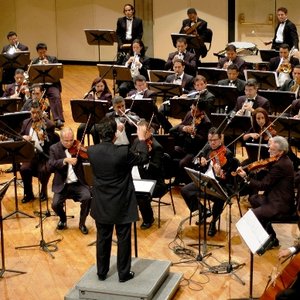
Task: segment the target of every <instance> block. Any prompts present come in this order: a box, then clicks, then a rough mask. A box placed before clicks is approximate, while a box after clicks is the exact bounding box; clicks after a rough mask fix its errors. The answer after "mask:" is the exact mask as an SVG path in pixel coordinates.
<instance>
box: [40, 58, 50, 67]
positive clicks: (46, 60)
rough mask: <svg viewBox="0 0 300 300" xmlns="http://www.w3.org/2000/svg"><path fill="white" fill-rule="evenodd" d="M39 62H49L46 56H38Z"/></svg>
mask: <svg viewBox="0 0 300 300" xmlns="http://www.w3.org/2000/svg"><path fill="white" fill-rule="evenodd" d="M39 64H40V65H47V64H49V60H48V59H47V57H46V56H42V58H40V60H39Z"/></svg>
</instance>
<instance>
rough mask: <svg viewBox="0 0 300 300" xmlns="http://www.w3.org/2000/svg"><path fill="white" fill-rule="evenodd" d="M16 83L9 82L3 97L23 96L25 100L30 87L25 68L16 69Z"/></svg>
mask: <svg viewBox="0 0 300 300" xmlns="http://www.w3.org/2000/svg"><path fill="white" fill-rule="evenodd" d="M14 80H15V82H14V83H11V84H8V85H7V86H6V88H5V91H4V93H3V97H9V98H19V97H20V98H21V99H22V101H23V102H25V101H26V100H27V99H28V98H29V96H30V92H29V87H28V83H27V81H26V79H25V76H24V70H22V69H16V71H15V76H14Z"/></svg>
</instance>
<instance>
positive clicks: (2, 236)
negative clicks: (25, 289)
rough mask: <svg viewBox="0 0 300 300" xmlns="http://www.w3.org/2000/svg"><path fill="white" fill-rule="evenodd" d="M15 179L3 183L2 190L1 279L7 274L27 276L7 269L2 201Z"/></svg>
mask: <svg viewBox="0 0 300 300" xmlns="http://www.w3.org/2000/svg"><path fill="white" fill-rule="evenodd" d="M13 180H14V178H12V179H10V180H9V181H7V182H5V183H1V189H0V235H1V268H0V278H2V277H3V274H4V273H5V272H11V273H17V274H26V272H23V271H16V270H10V269H6V268H5V252H4V231H3V219H2V199H3V198H4V196H5V193H6V191H7V189H8V188H9V186H10V184H11V182H12V181H13Z"/></svg>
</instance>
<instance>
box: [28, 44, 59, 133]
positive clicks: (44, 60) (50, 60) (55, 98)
mask: <svg viewBox="0 0 300 300" xmlns="http://www.w3.org/2000/svg"><path fill="white" fill-rule="evenodd" d="M36 51H37V53H38V57H37V58H34V59H33V60H32V64H56V63H58V60H57V58H56V57H55V56H50V55H48V54H47V45H46V44H45V43H38V44H37V45H36ZM44 88H46V93H45V96H46V97H47V98H48V99H49V103H50V110H51V113H52V117H53V120H54V122H55V126H56V127H57V128H61V127H62V126H63V125H64V115H63V108H62V102H61V94H60V93H61V82H60V81H57V82H54V83H46V85H45V87H44Z"/></svg>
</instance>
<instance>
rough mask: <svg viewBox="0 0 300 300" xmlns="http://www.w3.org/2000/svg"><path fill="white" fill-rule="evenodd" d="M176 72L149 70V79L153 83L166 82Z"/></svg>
mask: <svg viewBox="0 0 300 300" xmlns="http://www.w3.org/2000/svg"><path fill="white" fill-rule="evenodd" d="M174 73H175V72H174V71H163V70H148V77H149V80H150V81H151V82H164V81H165V80H166V78H167V77H168V76H169V75H172V74H174Z"/></svg>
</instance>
